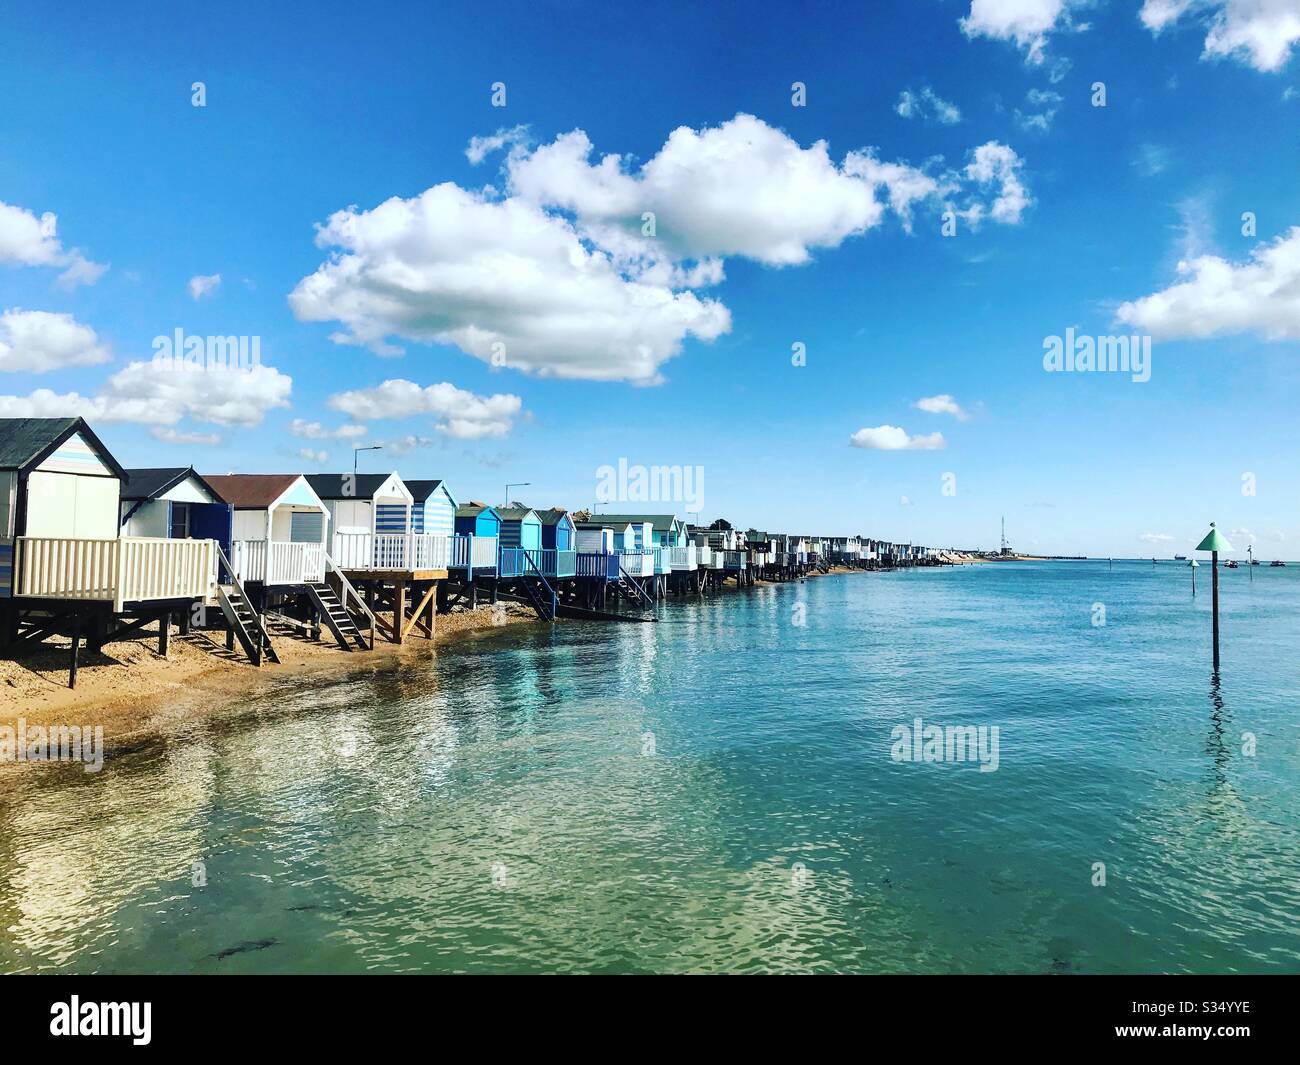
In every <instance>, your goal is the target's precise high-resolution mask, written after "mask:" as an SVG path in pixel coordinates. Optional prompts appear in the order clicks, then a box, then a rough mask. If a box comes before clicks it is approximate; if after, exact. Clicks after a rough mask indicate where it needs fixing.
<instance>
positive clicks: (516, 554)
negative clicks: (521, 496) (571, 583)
mask: <svg viewBox="0 0 1300 1065" xmlns="http://www.w3.org/2000/svg"><path fill="white" fill-rule="evenodd" d="M496 512H497V514H498V515H499V516H500V519H501V533H500V544H501V550H500V552H499V556H500V557H499V559H498V562H497V567H498V572H499V574H500V575H501V576H502V577H519V576H527V575H531V574H532V573H533V567H534V566H536V565H537V563H538V561H539V559H538V557H537V554H538V552H540V551H541V549H542V521H541V518H539V517H538V516H537V512H536V511H535V510H533V509H532V508H531V507H523V506H519V507H497V508H496ZM530 552H531V554H530Z"/></svg>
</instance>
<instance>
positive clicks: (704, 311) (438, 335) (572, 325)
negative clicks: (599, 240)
mask: <svg viewBox="0 0 1300 1065" xmlns="http://www.w3.org/2000/svg"><path fill="white" fill-rule="evenodd" d="M318 243H320V244H322V245H325V246H329V245H335V246H338V247H340V248H342V249H344V250H343V251H341V252H335V253H334V254H333V255H331V257H330V259H329V261H328V262H326V263H324V264H322V265H321V267H320V268H319V269H318V270H317V271H316V272H315V273H314V274H312V275H311V276H310V277H306V278H304V279H303V280H302V281H300V282H299V283H298V285H297V287H295V289H294V290H293V292H292V294H291V295H290V297H289V303H290V306H291V307H292V308H293V311H294V313H295V314H296V315H297V316H298V317H299V318H301V319H305V320H309V321H326V320H334V319H337V320H340V321H342V322H344V323H345V325H346V326H347V328H348V330H349V332H348V333H345V334H336V335H335V337H334V338H333V339H335V340H336V341H338V342H343V343H361V344H365V345H367V346H368V347H370V348H371V349H372V350H375V351H377V352H379V353H381V354H395V353H397V351H399V350H400V349H395V348H393V347H392V346H391V345H389V344H388V343H387V341H386V340H385V338H386V337H388V336H391V335H398V336H403V337H408V338H410V339H413V340H417V341H424V342H428V343H446V344H454V345H456V346H457V347H459V348H460V349H461V350H462V351H465V352H467V353H469V354H471V355H474V356H475V357H477V358H479V359H482V360H483V361H484V362H493V359H494V355H496V357H497V363H498V364H499V365H505V366H513V367H517V368H521V369H525V370H532V371H536V372H539V373H545V374H550V375H554V376H558V377H577V378H588V379H594V380H619V379H632V380H638V381H652V380H655V379H656V378H657V375H658V369H659V366H660V365H661V364H662V363H663V362H665V361H667V360H668V359H670V358H672V357H673V356H674V355H676V354H678V352H680V350H681V346H682V343H683V341H684V340H685V339H686V338H687V337H688V336H694V337H696V338H698V339H701V340H713V339H715V338H716V337H718V336H720V335H721V334H723V333H725V332H727V330H728V329H730V327H731V316H730V314H729V313H728V311H727V309H726V308H725V307H724V306H722V304H721V303H718V302H717V301H715V300H701V299H699V298H697V297H696V296H695V294H694V293H692V292H676V291H673V290H672V289H671V288H669V287H667V286H665V285H663V284H652V283H644V282H641V281H638V280H635V279H632V278H629V277H627V276H625V275H624V274H622V273H620V271H619V270H618V269H617V267H616V266H615V265H614V263H613V262H612V261H611V259H610V256H609V255H607V254H606V253H604V252H602V251H600V250H598V249H597V250H588V248H586V247H585V246H584V245H583V243H582V241H581V240H579V238H578V235H577V234H576V233H575V232H574V230H573V228H572V226H571V225H570V224H569V223H568V222H567V221H565V220H564V219H562V218H558V217H554V216H551V215H548V214H546V213H545V212H544V211H542V210H541V209H540V208H539V207H537V206H535V205H533V204H529V203H525V202H523V201H522V200H519V199H509V200H505V201H501V202H493V201H491V200H488V199H486V198H484V196H483V195H482V194H478V193H470V192H466V191H464V190H463V189H460V188H458V187H457V186H455V185H451V184H443V185H437V186H435V187H434V188H431V189H429V190H427V191H426V192H424V193H422V194H421V195H420V196H418V197H416V198H414V199H411V200H401V199H390V200H388V201H387V202H385V203H383V204H381V205H380V206H378V207H376V208H375V209H374V210H372V211H358V210H356V209H355V208H350V209H348V210H346V211H339V212H337V213H336V214H334V215H333V216H332V217H331V218H330V220H329V221H328V222H327V223H326V224H325V225H324V226H323V227H322V228H321V230H320V233H319V236H318Z"/></svg>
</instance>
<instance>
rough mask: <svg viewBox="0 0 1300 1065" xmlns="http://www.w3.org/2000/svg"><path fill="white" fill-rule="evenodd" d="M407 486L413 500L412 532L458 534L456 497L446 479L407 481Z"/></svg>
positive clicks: (436, 534)
mask: <svg viewBox="0 0 1300 1065" xmlns="http://www.w3.org/2000/svg"><path fill="white" fill-rule="evenodd" d="M406 487H407V490H408V491H409V492H410V493H411V500H412V506H411V532H413V533H432V534H433V535H435V536H454V535H455V534H456V509H457V504H456V499H455V497H454V496H453V495H452V494H451V491H450V490H449V489H448V488H447V483H446V482H445V481H407V482H406ZM493 535H495V534H493Z"/></svg>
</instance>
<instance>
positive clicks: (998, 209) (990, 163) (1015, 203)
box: [966, 141, 1034, 225]
mask: <svg viewBox="0 0 1300 1065" xmlns="http://www.w3.org/2000/svg"><path fill="white" fill-rule="evenodd" d="M1023 165H1024V160H1022V159H1021V158H1020V156H1018V155H1017V154H1016V152H1015V150H1014V149H1013V148H1009V147H1007V145H1005V144H1000V143H999V142H998V141H989V142H988V143H987V144H981V145H980V146H979V147H978V148H976V149H975V157H974V159H972V160H971V162H970V163H969V164H968V165H967V167H966V176H967V177H968V178H970V179H971V180H972V181H975V182H978V183H979V184H980V185H981V186H985V187H987V186H997V189H998V194H997V197H996V199H994V201H993V204H992V206H991V207H990V209H989V215H990V217H991V218H992V219H993V221H995V222H1002V223H1004V224H1006V225H1016V224H1018V223H1019V222H1020V218H1021V216H1022V215H1023V214H1024V212H1025V210H1026V209H1027V208H1029V207H1031V206H1033V203H1034V201H1033V199H1032V197H1031V196H1030V195H1029V190H1028V189H1026V188H1025V185H1024V182H1023V181H1021V179H1020V170H1021V167H1022V166H1023ZM975 220H976V221H978V218H976V219H975Z"/></svg>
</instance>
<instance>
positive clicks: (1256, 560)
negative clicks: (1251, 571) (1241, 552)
mask: <svg viewBox="0 0 1300 1065" xmlns="http://www.w3.org/2000/svg"><path fill="white" fill-rule="evenodd" d="M1250 564H1251V565H1252V566H1258V565H1259V559H1257V558H1252V559H1251V560H1250Z"/></svg>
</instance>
